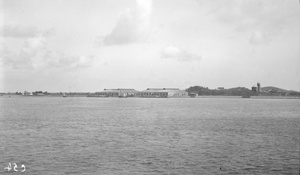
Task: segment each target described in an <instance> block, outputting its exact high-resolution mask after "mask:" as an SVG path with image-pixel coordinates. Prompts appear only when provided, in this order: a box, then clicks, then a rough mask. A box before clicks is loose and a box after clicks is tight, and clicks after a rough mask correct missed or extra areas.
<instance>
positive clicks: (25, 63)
mask: <svg viewBox="0 0 300 175" xmlns="http://www.w3.org/2000/svg"><path fill="white" fill-rule="evenodd" d="M44 49H45V38H44V37H43V35H42V34H40V35H39V36H36V37H32V38H28V39H26V40H25V41H24V42H23V45H22V48H21V50H20V51H19V52H18V53H13V52H11V51H10V50H8V49H7V47H5V49H4V51H3V64H4V65H8V66H11V67H13V68H15V69H32V68H33V59H34V57H36V56H37V55H38V53H39V52H41V51H43V50H44Z"/></svg>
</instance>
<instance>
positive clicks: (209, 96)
mask: <svg viewBox="0 0 300 175" xmlns="http://www.w3.org/2000/svg"><path fill="white" fill-rule="evenodd" d="M1 97H4V98H9V97H18V98H23V97H25V98H26V97H29V98H30V97H59V98H63V96H62V95H61V96H60V95H41V96H39V95H25V96H24V95H16V94H10V95H8V94H4V95H1V96H0V98H1ZM68 97H69V98H70V97H87V96H86V95H68ZM68 97H67V98H68ZM89 98H118V97H89ZM128 98H143V97H128ZM170 98H176V97H170ZM178 98H179V97H178ZM181 98H182V97H181ZM187 98H190V97H187ZM194 98H242V96H226V95H200V96H196V97H194ZM246 99H300V97H296V96H251V97H250V98H246Z"/></svg>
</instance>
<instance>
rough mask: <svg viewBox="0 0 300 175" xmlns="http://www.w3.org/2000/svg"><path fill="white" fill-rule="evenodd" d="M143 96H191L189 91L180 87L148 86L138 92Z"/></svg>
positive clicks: (139, 95)
mask: <svg viewBox="0 0 300 175" xmlns="http://www.w3.org/2000/svg"><path fill="white" fill-rule="evenodd" d="M137 96H138V97H142V98H169V97H189V96H188V92H186V91H183V90H180V89H178V88H147V89H146V90H144V91H140V92H139V93H138V94H137Z"/></svg>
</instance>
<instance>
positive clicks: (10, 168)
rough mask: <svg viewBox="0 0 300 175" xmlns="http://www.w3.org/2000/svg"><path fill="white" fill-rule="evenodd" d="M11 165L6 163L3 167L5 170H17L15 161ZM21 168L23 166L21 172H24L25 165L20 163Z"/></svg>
mask: <svg viewBox="0 0 300 175" xmlns="http://www.w3.org/2000/svg"><path fill="white" fill-rule="evenodd" d="M13 165H14V166H13V167H12V166H11V163H8V166H7V167H5V168H4V169H6V170H7V171H10V170H12V169H13V171H19V170H17V168H18V165H17V164H16V163H13ZM21 168H23V170H22V171H21V172H24V171H25V170H26V168H25V165H21Z"/></svg>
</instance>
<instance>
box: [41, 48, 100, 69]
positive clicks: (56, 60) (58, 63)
mask: <svg viewBox="0 0 300 175" xmlns="http://www.w3.org/2000/svg"><path fill="white" fill-rule="evenodd" d="M94 58H95V56H94V55H90V56H73V55H66V54H64V53H62V52H56V53H54V52H51V51H47V53H46V54H45V56H44V60H45V63H47V64H48V66H49V67H51V68H85V67H90V66H92V63H93V61H94Z"/></svg>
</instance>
